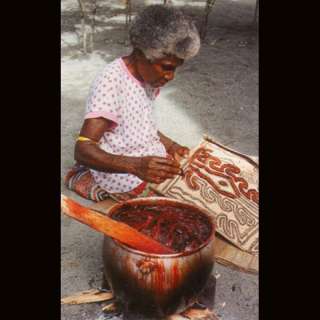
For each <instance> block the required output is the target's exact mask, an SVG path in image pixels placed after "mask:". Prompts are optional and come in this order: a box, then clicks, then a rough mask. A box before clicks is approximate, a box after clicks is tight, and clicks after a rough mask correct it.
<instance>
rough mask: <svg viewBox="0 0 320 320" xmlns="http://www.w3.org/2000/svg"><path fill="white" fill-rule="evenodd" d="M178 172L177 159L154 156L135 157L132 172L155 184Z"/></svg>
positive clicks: (179, 171)
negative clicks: (133, 170)
mask: <svg viewBox="0 0 320 320" xmlns="http://www.w3.org/2000/svg"><path fill="white" fill-rule="evenodd" d="M180 173H181V169H180V164H179V162H178V161H176V160H171V159H167V158H162V157H155V156H148V157H141V158H137V161H136V165H135V172H134V174H135V175H136V176H138V177H139V178H140V179H142V180H144V181H147V182H152V183H157V184H158V183H162V182H163V181H165V180H166V179H172V178H174V177H175V176H176V175H178V174H180Z"/></svg>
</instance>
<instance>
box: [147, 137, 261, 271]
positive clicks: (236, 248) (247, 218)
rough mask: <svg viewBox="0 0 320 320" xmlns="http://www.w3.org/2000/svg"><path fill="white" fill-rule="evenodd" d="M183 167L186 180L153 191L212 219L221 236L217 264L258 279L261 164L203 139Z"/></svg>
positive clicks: (166, 183)
mask: <svg viewBox="0 0 320 320" xmlns="http://www.w3.org/2000/svg"><path fill="white" fill-rule="evenodd" d="M181 165H182V168H183V171H184V176H183V177H180V176H179V177H177V178H175V179H172V180H167V181H165V182H164V183H162V184H159V185H153V186H152V189H153V190H155V191H156V192H157V193H159V194H160V195H163V196H165V197H169V198H174V199H179V200H182V201H186V202H189V203H192V204H194V205H197V206H199V207H201V208H203V209H205V210H207V211H208V212H209V213H211V214H212V215H213V216H214V218H215V220H216V224H217V233H218V235H219V237H218V238H217V241H216V248H215V255H216V260H217V261H218V262H220V263H222V264H225V265H229V266H233V267H235V268H237V269H239V270H242V271H246V272H252V273H257V272H258V253H259V229H258V227H259V191H258V170H259V167H258V164H257V163H256V162H255V161H253V159H251V158H250V157H248V156H246V155H243V154H241V153H239V152H236V151H234V150H231V149H229V148H227V147H225V146H223V145H222V144H220V143H217V142H215V141H213V139H212V138H210V137H208V136H205V137H204V138H203V140H202V141H201V142H200V143H199V145H198V146H197V147H196V148H194V149H193V150H191V153H190V156H189V158H188V159H186V160H184V161H183V162H182V163H181Z"/></svg>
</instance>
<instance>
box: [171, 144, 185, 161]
mask: <svg viewBox="0 0 320 320" xmlns="http://www.w3.org/2000/svg"><path fill="white" fill-rule="evenodd" d="M189 152H190V149H189V148H188V147H184V146H181V145H180V144H178V143H173V145H172V146H171V147H170V148H169V150H168V153H169V154H170V155H172V156H173V157H174V159H175V160H177V161H179V162H180V160H181V159H182V158H185V157H187V156H188V155H189Z"/></svg>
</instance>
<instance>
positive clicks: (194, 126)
mask: <svg viewBox="0 0 320 320" xmlns="http://www.w3.org/2000/svg"><path fill="white" fill-rule="evenodd" d="M97 2H98V12H97V20H98V21H97V33H96V36H95V47H94V51H93V52H92V53H90V54H88V55H86V56H85V55H83V53H82V52H81V50H80V46H79V35H80V32H79V31H80V13H79V10H78V4H77V1H76V0H62V1H61V10H62V12H61V93H62V97H61V113H62V116H61V122H62V123H61V128H62V131H61V147H62V150H61V151H62V158H61V178H62V177H63V176H64V174H65V173H66V171H67V169H68V168H69V167H70V166H71V165H72V164H73V146H74V140H75V137H76V136H77V134H78V131H79V130H80V127H81V124H82V120H83V115H84V108H85V102H86V97H87V94H88V90H89V86H90V84H91V82H92V80H93V79H94V78H95V76H96V74H97V73H98V72H99V71H100V69H101V68H102V67H103V66H104V65H105V64H106V63H108V62H110V61H112V60H113V59H115V58H117V57H119V56H122V55H126V54H127V53H129V52H130V47H129V45H128V43H127V36H126V28H125V24H124V22H125V11H124V1H116V0H110V1H97ZM153 3H161V1H151V0H149V1H143V0H140V1H138V0H134V1H132V7H133V13H136V11H137V10H139V9H141V8H142V7H144V6H145V5H147V4H153ZM172 3H173V4H174V5H175V6H181V8H184V9H185V10H186V11H187V12H188V13H189V14H190V15H192V16H193V17H194V18H195V19H196V21H197V22H198V23H201V21H202V17H203V11H204V6H205V1H189V0H184V1H172ZM254 9H255V0H238V1H237V0H217V2H216V4H215V5H214V7H213V10H212V13H211V15H210V19H209V25H208V33H207V37H206V40H205V41H204V43H203V44H202V48H201V50H200V53H199V54H198V55H197V56H196V57H195V58H194V59H193V60H191V61H189V62H187V63H185V65H184V66H183V67H182V68H181V69H180V70H179V71H178V73H177V75H176V79H175V80H174V81H173V82H172V83H170V84H168V85H167V87H165V88H163V89H162V91H161V94H160V96H159V98H158V100H157V101H156V105H155V117H156V119H157V122H158V126H159V128H160V130H161V131H163V133H165V134H167V135H168V136H170V137H171V138H173V139H175V140H176V141H178V142H179V143H181V144H185V145H187V146H189V147H194V146H195V145H196V144H197V143H198V142H199V140H200V138H201V136H202V134H203V133H207V134H209V135H211V136H213V137H215V138H216V139H217V141H220V142H221V143H223V144H225V145H227V146H230V147H231V148H233V149H236V150H239V151H240V152H243V153H246V154H248V155H251V156H254V157H257V156H258V32H257V31H258V30H257V25H256V23H254V22H253V19H254ZM61 191H62V192H63V193H65V194H66V195H69V196H72V197H73V198H74V199H76V200H78V201H79V202H81V203H83V204H89V201H85V200H83V199H81V198H80V197H77V196H76V195H74V194H71V193H70V192H69V191H68V190H66V189H65V187H64V186H63V183H62V179H61ZM61 222H62V224H61V232H62V239H61V293H62V296H66V295H69V294H72V293H74V292H77V291H81V290H87V289H89V288H96V287H100V285H101V280H102V258H101V250H102V249H101V245H102V237H101V236H100V235H99V234H98V233H96V232H94V231H92V230H90V229H89V228H88V227H86V226H84V225H81V224H80V223H77V222H75V221H72V220H70V219H68V218H65V217H62V220H61ZM214 273H215V274H220V277H219V279H218V280H217V291H216V300H215V309H216V312H217V313H218V315H219V318H220V319H223V320H256V319H258V277H257V276H255V275H248V274H244V273H241V272H237V271H233V270H230V269H229V268H225V267H223V266H221V265H218V264H216V265H215V269H214ZM100 310H101V304H97V303H94V304H85V305H81V306H62V308H61V319H62V320H85V319H86V320H89V319H90V320H91V319H92V320H103V319H105V317H104V316H103V315H102V313H101V311H100ZM114 319H116V318H114Z"/></svg>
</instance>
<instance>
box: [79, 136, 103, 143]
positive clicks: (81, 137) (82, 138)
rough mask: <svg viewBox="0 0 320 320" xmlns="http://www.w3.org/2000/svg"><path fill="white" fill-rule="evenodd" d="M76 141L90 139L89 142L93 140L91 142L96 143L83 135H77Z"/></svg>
mask: <svg viewBox="0 0 320 320" xmlns="http://www.w3.org/2000/svg"><path fill="white" fill-rule="evenodd" d="M76 141H90V142H93V143H98V142H96V141H93V140H91V139H89V138H87V137H83V136H79V137H78V139H77V140H76Z"/></svg>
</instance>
